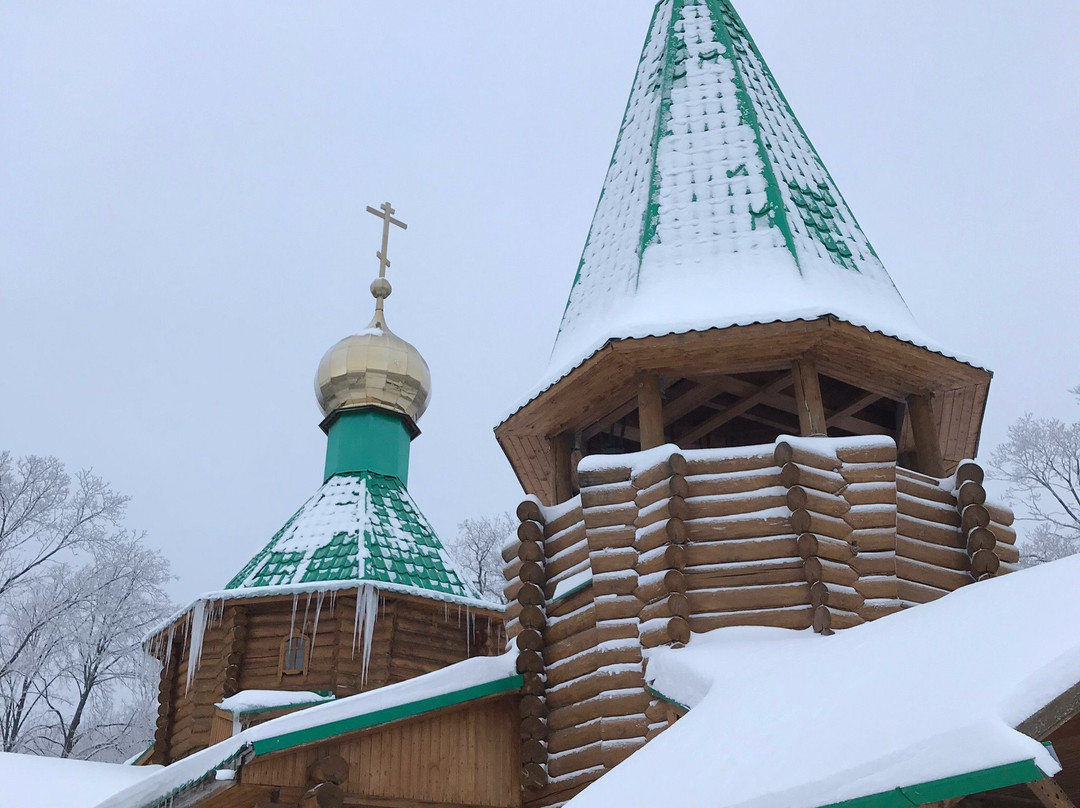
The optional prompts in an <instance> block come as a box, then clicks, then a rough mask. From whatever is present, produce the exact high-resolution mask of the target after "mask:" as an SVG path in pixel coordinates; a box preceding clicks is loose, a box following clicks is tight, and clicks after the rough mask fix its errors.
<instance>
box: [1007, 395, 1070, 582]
mask: <svg viewBox="0 0 1080 808" xmlns="http://www.w3.org/2000/svg"><path fill="white" fill-rule="evenodd" d="M1072 392H1073V393H1075V394H1076V395H1078V396H1080V387H1078V388H1077V389H1076V390H1073V391H1072ZM991 462H992V465H993V468H994V471H995V474H996V476H998V477H1000V478H1002V479H1004V480H1006V481H1008V483H1009V489H1008V497H1009V500H1010V502H1012V503H1014V504H1016V505H1018V506H1019V507H1020V508H1021V509H1022V512H1021V515H1020V517H1019V518H1020V519H1024V520H1027V521H1032V522H1035V523H1037V524H1036V526H1035V529H1034V530H1033V531H1032V532H1031V534H1030V535H1029V536H1028V537H1027V541H1026V542H1025V543H1024V547H1023V549H1024V551H1025V552H1024V554H1023V556H1022V558H1021V563H1022V564H1024V565H1025V566H1031V565H1034V564H1040V563H1043V562H1045V561H1053V560H1055V559H1057V558H1063V557H1064V556H1067V555H1072V554H1074V553H1078V552H1080V422H1077V423H1073V424H1066V423H1064V422H1062V421H1060V420H1058V419H1056V418H1035V417H1034V416H1032V415H1031V414H1030V413H1028V414H1027V415H1025V416H1024V417H1023V418H1021V419H1020V420H1018V421H1017V422H1016V423H1014V424H1013V425H1012V426H1011V427H1009V439H1008V440H1007V441H1006V442H1005V443H1004V444H1002V445H1001V446H999V447H998V448H997V450H996V451H995V452H994V454H993V457H992V460H991Z"/></svg>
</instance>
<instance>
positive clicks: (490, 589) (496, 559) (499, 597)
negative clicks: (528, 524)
mask: <svg viewBox="0 0 1080 808" xmlns="http://www.w3.org/2000/svg"><path fill="white" fill-rule="evenodd" d="M516 529H517V528H516V525H515V523H514V517H513V516H511V515H510V514H509V513H497V514H495V515H494V516H480V517H477V518H475V519H466V520H465V521H464V522H462V523H461V524H460V525H458V533H457V537H456V538H455V539H454V541H452V542H451V543H450V545H449V547H448V548H447V549H448V550H449V551H450V555H451V556H453V558H454V560H455V561H457V563H458V564H459V565H460V566H461V567H462V569H463V570H464V571H465V573H466V574H467V575H468V576H469V579H470V581H471V583H472V584H473V586H475V587H476V588H477V589H478V590H479V591H480V594H482V595H483V596H484V597H486V598H488V599H490V600H492V601H494V602H495V603H502V602H504V600H505V599H504V598H503V593H502V589H503V574H502V570H503V560H502V555H501V550H502V546H503V544H504V543H505V542H506V540H507V539H508V538H509V537H510V534H512V533H513V532H514V531H515V530H516Z"/></svg>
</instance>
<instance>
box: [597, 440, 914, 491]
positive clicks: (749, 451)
mask: <svg viewBox="0 0 1080 808" xmlns="http://www.w3.org/2000/svg"><path fill="white" fill-rule="evenodd" d="M781 443H787V444H789V445H791V446H792V447H793V448H796V449H800V450H802V451H805V452H807V453H810V454H814V455H817V456H818V457H822V458H825V459H828V460H835V461H836V462H838V463H839V462H840V461H839V459H838V458H837V456H836V452H837V450H838V449H876V448H883V447H895V446H896V443H895V442H894V441H893V439H892V438H890V437H886V436H881V435H868V436H854V437H847V438H804V437H800V436H798V435H780V436H779V437H777V438H776V440H775V441H773V443H772V444H771V446H772V447H776V446H778V445H780V444H781ZM769 446H770V444H762V445H759V446H732V447H728V448H723V449H680V448H679V447H678V446H676V445H675V444H673V443H668V444H665V445H664V446H657V447H656V448H655V449H647V450H645V451H644V452H634V453H632V454H619V455H609V454H595V455H589V456H588V457H584V458H582V459H581V462H580V463H579V464H578V471H579V472H586V473H596V472H601V471H609V470H612V469H619V468H626V467H627V466H629V467H630V474H631V477H636V476H637V475H639V474H642V473H643V472H646V471H649V470H650V469H654V468H656V467H657V466H658V465H660V464H661V463H664V462H666V461H667V459H668V458H669V457H671V456H672V455H673V454H680V455H682V456H683V458H684V459H686V460H687V461H691V462H697V463H702V464H707V463H721V462H723V461H725V460H736V459H739V458H748V457H758V456H761V455H762V454H764V453H765V452H766V451H767V450H768V448H769ZM883 465H884V464H883ZM761 475H762V470H761V469H748V470H746V471H734V472H726V473H724V474H718V475H694V476H695V477H698V476H700V477H708V478H712V479H731V478H733V477H757V476H761ZM754 495H755V496H758V495H760V492H755V494H754ZM613 507H615V506H613Z"/></svg>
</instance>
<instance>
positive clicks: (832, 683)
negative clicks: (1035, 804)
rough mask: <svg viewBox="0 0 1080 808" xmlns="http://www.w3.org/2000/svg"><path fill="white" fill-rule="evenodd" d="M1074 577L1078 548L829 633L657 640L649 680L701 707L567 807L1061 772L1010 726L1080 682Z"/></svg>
mask: <svg viewBox="0 0 1080 808" xmlns="http://www.w3.org/2000/svg"><path fill="white" fill-rule="evenodd" d="M1078 578H1080V556H1076V557H1073V558H1068V559H1064V560H1062V561H1058V562H1055V563H1053V564H1046V565H1043V566H1041V567H1037V568H1034V569H1030V570H1025V571H1022V572H1017V573H1013V574H1010V575H1008V576H1004V577H1002V578H995V579H993V580H990V581H985V582H983V583H978V584H974V585H971V586H967V587H964V588H962V589H960V590H958V591H956V592H954V593H952V594H950V595H948V596H946V597H944V598H942V599H940V600H938V601H935V602H934V603H931V604H927V605H924V606H920V607H918V608H915V609H910V610H908V611H905V612H901V613H898V614H895V615H892V616H890V617H886V618H884V619H882V620H878V621H875V622H872V623H868V624H865V625H862V626H858V627H856V628H852V629H848V630H846V631H841V632H838V633H837V634H836V635H835V636H832V637H822V636H819V635H816V634H814V633H812V632H792V631H785V630H782V629H768V628H725V629H717V630H715V631H712V632H709V633H707V634H703V635H696V636H695V637H694V638H693V639H692V640H691V642H690V644H689V645H688V646H687V647H685V648H682V649H672V648H661V649H655V650H653V651H651V652H649V663H648V676H647V678H648V682H649V685H650V686H651V687H652V688H653V689H654V690H656V691H657V692H659V693H662V694H663V695H664V696H665V697H666V698H668V699H670V700H672V701H674V702H677V703H681V704H685V705H688V706H689V707H690V708H691V709H690V712H689V713H688V714H687V715H686V716H685V717H683V718H682V719H680V720H679V721H678V722H677V723H676V724H675V725H674V726H673V727H672V728H670V729H669V730H667V731H666V732H664V733H663V734H662V735H660V736H659V737H658V738H656V739H655V740H654V741H652V742H651V743H649V744H648V745H647V746H646V747H644V748H643V749H642V750H640V751H638V752H636V753H635V754H634V755H633V756H631V757H630V758H629V759H627V760H626V761H625V762H624V763H622V764H621V765H620V766H618V767H617V768H616V769H615V770H614V771H612V772H611V773H610V774H608V775H607V776H605V777H603V778H601V779H600V780H598V781H597V782H596V783H594V784H593V785H592V786H590V787H589V788H588V789H586V790H585V791H584V792H582V793H581V794H580V795H579V796H578V797H577V798H575V799H574V800H572V801H571V802H570V803H568V805H569V808H607V806H610V805H616V804H617V805H620V806H623V807H624V808H639V807H640V808H645V806H648V808H656V806H658V805H668V804H671V803H672V802H675V803H677V804H679V805H680V806H685V808H696V806H701V807H702V808H705V806H708V808H724V806H739V808H819V807H820V806H825V805H831V804H832V803H835V802H839V801H843V800H849V799H856V798H859V797H865V796H870V795H874V794H878V793H882V792H885V791H890V790H892V789H895V788H898V787H905V786H913V785H918V784H921V783H925V782H930V781H934V780H939V779H943V778H947V777H951V776H954V775H959V774H964V773H970V772H975V771H980V770H983V769H986V768H990V767H993V766H999V765H1005V764H1010V763H1017V762H1021V761H1027V760H1034V761H1035V762H1036V764H1037V765H1038V766H1039V767H1040V768H1041V769H1042V770H1043V771H1044V772H1045V773H1046V774H1047V775H1052V774H1054V773H1056V772H1057V771H1059V770H1060V766H1059V764H1058V763H1057V762H1056V761H1055V760H1054V758H1053V757H1052V755H1051V754H1050V753H1049V752H1048V751H1047V750H1046V749H1045V748H1044V747H1043V746H1042V745H1041V744H1040V743H1038V742H1036V741H1034V740H1032V739H1031V738H1028V737H1027V736H1025V735H1022V734H1021V733H1019V732H1016V731H1015V730H1014V729H1013V727H1015V726H1017V725H1018V724H1020V723H1021V722H1022V721H1023V720H1024V719H1026V718H1028V717H1030V716H1031V715H1033V714H1034V713H1036V712H1037V711H1038V710H1040V709H1041V708H1043V707H1044V706H1046V705H1047V704H1048V703H1050V702H1051V701H1052V700H1053V699H1055V698H1056V697H1058V696H1059V695H1060V694H1062V693H1063V692H1065V691H1066V690H1068V689H1069V688H1070V687H1072V686H1074V685H1075V684H1077V682H1080V635H1078V634H1077V632H1076V625H1077V623H1078V622H1080V598H1077V597H1076V594H1075V584H1076V581H1077V579H1078ZM694 760H697V761H704V760H708V765H704V766H693V765H687V764H686V761H694ZM672 771H678V772H679V778H678V779H677V780H672V779H671V778H670V777H657V772H672Z"/></svg>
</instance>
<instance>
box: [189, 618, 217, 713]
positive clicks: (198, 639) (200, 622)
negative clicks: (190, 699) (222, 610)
mask: <svg viewBox="0 0 1080 808" xmlns="http://www.w3.org/2000/svg"><path fill="white" fill-rule="evenodd" d="M210 612H211V614H212V613H213V607H211V609H210ZM207 621H208V615H207V609H206V601H204V600H200V601H197V602H196V603H195V606H194V607H193V608H192V610H191V611H190V612H189V613H188V623H189V624H190V626H191V641H190V643H189V645H188V666H187V683H186V684H185V686H184V692H185V693H187V691H188V690H190V689H191V683H192V682H193V681H194V679H195V672H196V671H198V669H199V664H200V663H201V662H202V647H203V638H204V637H205V636H206V624H207Z"/></svg>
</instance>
